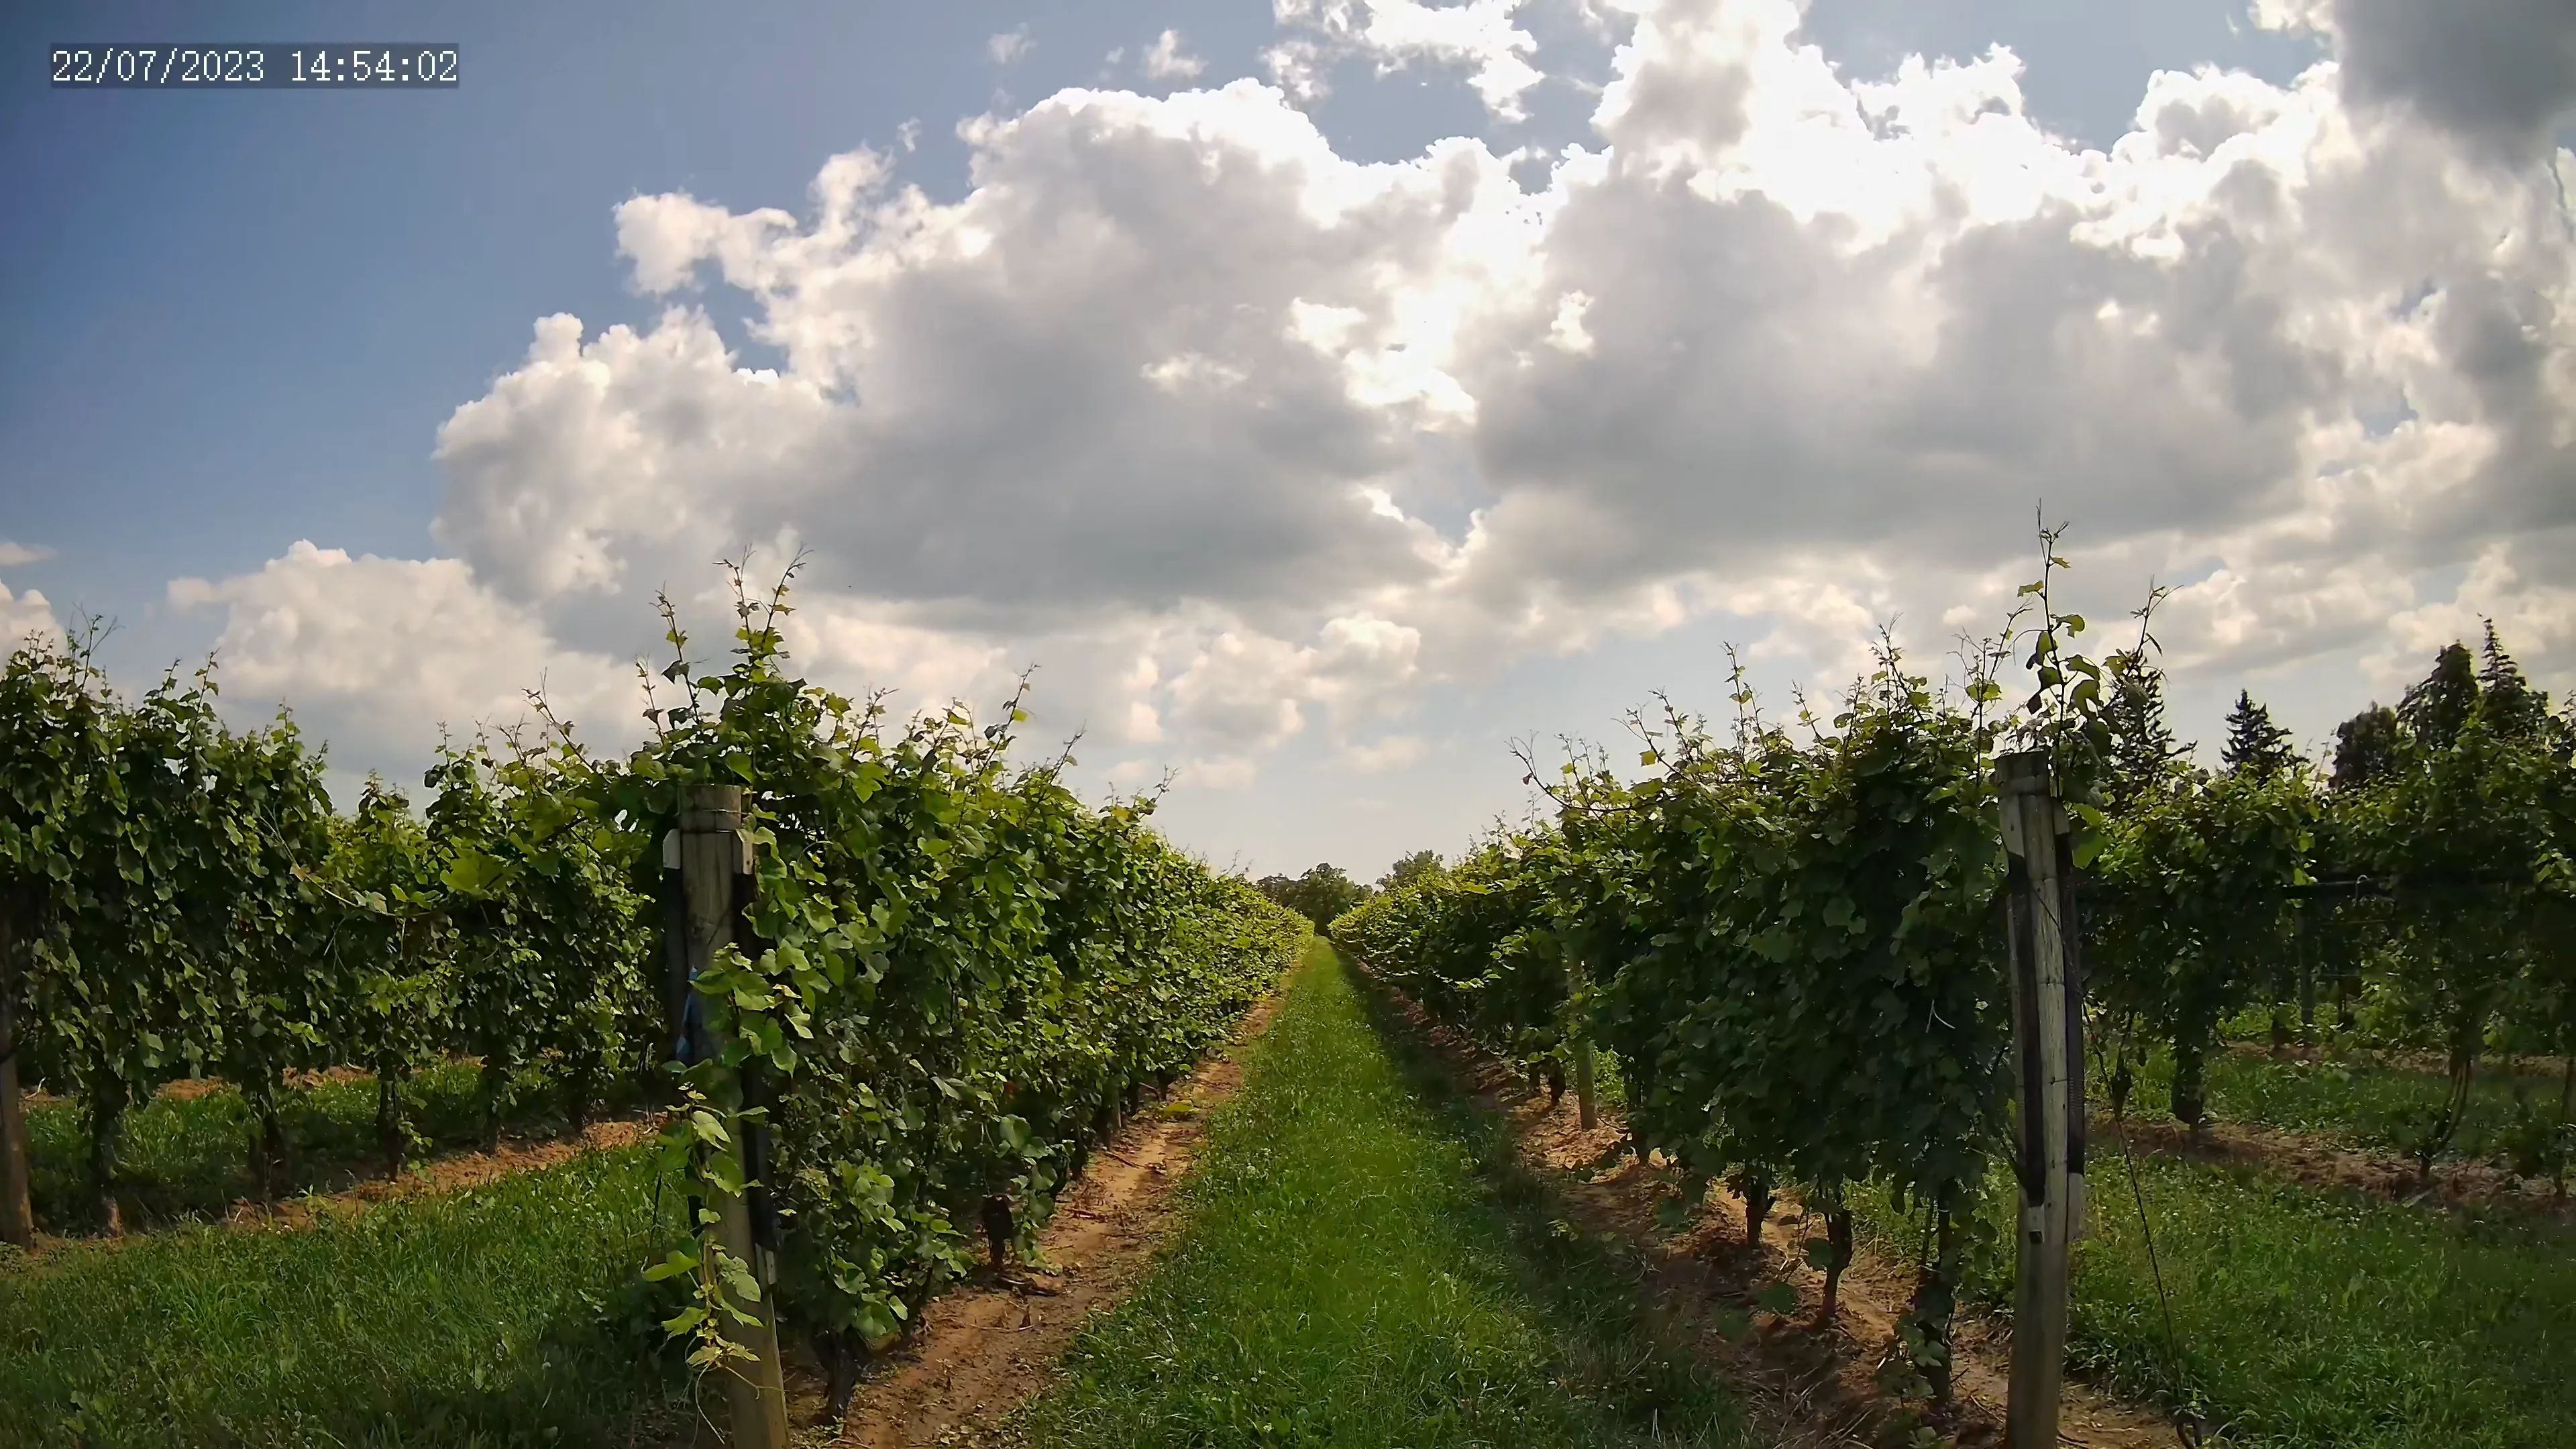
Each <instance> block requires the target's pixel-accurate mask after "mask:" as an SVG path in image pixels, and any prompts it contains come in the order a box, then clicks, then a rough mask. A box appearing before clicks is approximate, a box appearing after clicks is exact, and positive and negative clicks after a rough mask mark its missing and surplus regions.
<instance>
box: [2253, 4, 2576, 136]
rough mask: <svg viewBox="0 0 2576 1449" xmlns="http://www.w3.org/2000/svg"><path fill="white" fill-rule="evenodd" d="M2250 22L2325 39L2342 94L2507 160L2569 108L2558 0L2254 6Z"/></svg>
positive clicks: (2568, 21) (2573, 37) (2574, 53)
mask: <svg viewBox="0 0 2576 1449" xmlns="http://www.w3.org/2000/svg"><path fill="white" fill-rule="evenodd" d="M2254 17H2255V20H2256V22H2257V23H2258V24H2262V25H2265V26H2267V27H2269V28H2272V29H2275V30H2290V31H2310V32H2315V33H2320V34H2323V35H2325V36H2327V37H2328V38H2330V39H2331V41H2332V42H2333V45H2334V49H2335V55H2336V58H2337V60H2338V61H2340V62H2341V65H2342V80H2343V85H2344V89H2345V91H2346V92H2347V93H2348V94H2349V95H2351V96H2352V97H2354V98H2355V99H2356V100H2359V101H2361V102H2363V103H2366V104H2390V103H2393V104H2397V105H2402V106H2407V107H2411V108H2413V109H2414V110H2415V111H2416V112H2417V113H2418V114H2420V115H2422V116H2423V117H2424V118H2425V119H2427V120H2429V121H2432V122H2433V123H2435V124H2436V125H2439V126H2443V127H2447V128H2449V129H2451V130H2453V131H2455V132H2457V133H2459V134H2461V135H2463V136H2466V137H2469V138H2471V139H2472V140H2473V141H2475V142H2477V143H2478V144H2480V145H2483V146H2489V147H2493V148H2496V149H2498V150H2501V151H2503V152H2506V153H2508V154H2511V155H2516V156H2524V155H2528V154H2530V153H2531V151H2532V149H2533V148H2534V146H2535V145H2536V144H2537V143H2540V142H2541V141H2542V140H2543V138H2544V137H2545V136H2546V135H2547V133H2548V130H2549V126H2550V123H2551V122H2553V121H2555V120H2557V119H2559V118H2560V117H2562V116H2565V115H2567V114H2568V113H2569V112H2570V111H2571V110H2576V6H2569V5H2567V4H2566V3H2564V0H2449V3H2446V4H2441V5H2426V4H2421V3H2417V0H2255V5H2254Z"/></svg>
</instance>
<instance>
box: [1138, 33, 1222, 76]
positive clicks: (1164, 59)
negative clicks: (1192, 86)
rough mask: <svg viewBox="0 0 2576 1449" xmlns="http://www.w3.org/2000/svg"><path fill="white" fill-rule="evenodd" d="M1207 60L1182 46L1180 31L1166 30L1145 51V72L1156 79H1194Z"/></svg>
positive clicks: (1205, 67) (1204, 66) (1204, 68)
mask: <svg viewBox="0 0 2576 1449" xmlns="http://www.w3.org/2000/svg"><path fill="white" fill-rule="evenodd" d="M1206 69H1207V62H1206V61H1203V60H1201V59H1199V58H1198V57H1197V56H1195V55H1192V54H1190V53H1189V52H1188V51H1187V50H1186V49H1184V48H1183V45H1182V41H1181V33H1180V32H1179V31H1177V30H1166V31H1164V32H1163V33H1162V34H1160V35H1158V36H1156V37H1154V43H1153V44H1152V45H1151V46H1149V47H1147V48H1146V51H1145V74H1147V75H1149V76H1152V77H1153V78H1154V79H1156V80H1165V81H1178V80H1196V79H1198V76H1199V72H1201V71H1203V70H1206Z"/></svg>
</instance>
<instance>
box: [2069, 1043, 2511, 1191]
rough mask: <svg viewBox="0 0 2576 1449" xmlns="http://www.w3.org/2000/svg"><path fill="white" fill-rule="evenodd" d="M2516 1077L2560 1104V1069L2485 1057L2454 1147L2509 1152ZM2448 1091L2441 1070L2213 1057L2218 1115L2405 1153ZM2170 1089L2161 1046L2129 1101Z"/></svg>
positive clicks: (2503, 1155) (2166, 1095)
mask: <svg viewBox="0 0 2576 1449" xmlns="http://www.w3.org/2000/svg"><path fill="white" fill-rule="evenodd" d="M2093 1075H2094V1076H2095V1077H2096V1078H2098V1077H2099V1076H2100V1075H2101V1074H2100V1073H2099V1072H2095V1073H2094V1074H2093ZM2517 1085H2519V1086H2520V1087H2521V1089H2522V1090H2523V1091H2524V1092H2525V1093H2526V1094H2528V1095H2529V1097H2530V1098H2531V1100H2532V1101H2533V1102H2534V1103H2535V1104H2536V1105H2537V1106H2539V1107H2541V1108H2543V1109H2546V1110H2548V1111H2550V1112H2553V1113H2554V1112H2555V1110H2556V1108H2557V1104H2558V1091H2559V1083H2558V1081H2557V1079H2555V1078H2554V1077H2536V1076H2529V1075H2524V1076H2521V1077H2519V1078H2508V1077H2507V1076H2505V1075H2504V1073H2503V1071H2502V1069H2501V1065H2500V1064H2488V1065H2486V1066H2483V1067H2481V1068H2480V1071H2479V1075H2478V1080H2477V1083H2476V1085H2475V1087H2474V1088H2473V1089H2472V1093H2471V1096H2470V1102H2469V1111H2468V1115H2467V1118H2466V1119H2465V1120H2464V1121H2463V1122H2462V1123H2461V1125H2460V1131H2459V1135H2458V1136H2457V1137H2456V1138H2455V1139H2453V1142H2452V1146H2451V1151H2450V1154H2449V1155H2450V1156H2453V1157H2466V1158H2470V1159H2472V1160H2478V1161H2486V1160H2499V1161H2503V1160H2506V1159H2508V1158H2509V1155H2510V1154H2509V1153H2508V1152H2507V1151H2506V1144H2505V1142H2504V1140H2503V1138H2504V1134H2505V1132H2506V1130H2507V1128H2508V1127H2510V1125H2511V1124H2512V1121H2513V1098H2514V1089H2515V1087H2516V1086H2517ZM2094 1086H2095V1092H2094V1095H2095V1098H2096V1100H2097V1101H2099V1102H2101V1103H2103V1104H2104V1105H2105V1106H2107V1103H2108V1100H2109V1099H2108V1098H2107V1097H2105V1096H2104V1095H2103V1094H2102V1092H2101V1091H2100V1084H2099V1082H2098V1081H2096V1082H2095V1083H2094ZM2449 1090H2450V1083H2449V1082H2448V1081H2447V1080H2446V1079H2445V1078H2444V1077H2443V1076H2442V1074H2440V1073H2439V1072H2420V1071H2409V1070H2406V1069H2404V1068H2400V1067H2386V1066H2378V1065H2374V1064H2372V1063H2369V1062H2365V1061H2358V1060H2343V1061H2336V1060H2324V1061H2316V1062H2305V1061H2298V1060H2295V1059H2289V1060H2282V1061H2274V1060H2272V1059H2271V1058H2269V1057H2268V1056H2256V1055H2249V1054H2246V1053H2242V1052H2220V1053H2215V1054H2213V1055H2212V1056H2211V1058H2210V1061H2209V1067H2208V1080H2207V1088H2206V1093H2207V1100H2208V1104H2209V1109H2210V1112H2211V1114H2212V1115H2214V1116H2215V1117H2217V1118H2218V1119H2219V1120H2221V1121H2225V1122H2246V1123H2253V1124H2256V1125H2260V1126H2265V1127H2276V1128H2281V1129H2283V1130H2286V1131H2292V1132H2304V1133H2308V1134H2310V1135H2313V1136H2317V1137H2323V1138H2327V1139H2331V1140H2333V1141H2336V1142H2341V1143H2344V1144H2347V1145H2349V1146H2354V1147H2368V1148H2380V1149H2384V1150H2387V1151H2390V1152H2397V1153H2407V1152H2411V1151H2413V1150H2414V1149H2415V1146H2416V1144H2417V1143H2419V1142H2421V1141H2422V1140H2423V1139H2424V1135H2425V1133H2426V1132H2427V1131H2428V1130H2429V1129H2430V1127H2431V1125H2432V1122H2433V1120H2434V1117H2435V1114H2436V1113H2438V1112H2439V1111H2440V1110H2441V1108H2442V1103H2443V1100H2444V1098H2445V1096H2446V1094H2447V1093H2448V1092H2449ZM2172 1098H2173V1059H2172V1057H2171V1056H2170V1055H2169V1054H2168V1053H2165V1052H2162V1051H2159V1052H2157V1053H2156V1054H2154V1055H2153V1056H2151V1057H2150V1058H2148V1059H2147V1060H2146V1061H2145V1062H2144V1063H2142V1064H2140V1067H2139V1069H2138V1085H2137V1089H2136V1093H2135V1095H2134V1096H2133V1097H2132V1098H2131V1100H2130V1106H2129V1110H2130V1111H2132V1112H2141V1113H2156V1114H2162V1113H2165V1112H2167V1111H2169V1110H2171V1108H2170V1105H2169V1104H2170V1103H2171V1101H2172ZM2508 1165H2510V1164H2509V1162H2508Z"/></svg>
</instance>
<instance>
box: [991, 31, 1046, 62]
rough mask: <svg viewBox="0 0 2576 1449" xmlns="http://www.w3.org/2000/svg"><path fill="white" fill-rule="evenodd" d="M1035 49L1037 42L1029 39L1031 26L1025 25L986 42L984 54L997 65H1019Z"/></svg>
mask: <svg viewBox="0 0 2576 1449" xmlns="http://www.w3.org/2000/svg"><path fill="white" fill-rule="evenodd" d="M1035 49H1037V42H1036V41H1034V40H1031V39H1029V28H1028V27H1027V26H1025V25H1022V26H1018V27H1015V28H1013V29H1010V30H1006V31H1004V32H1002V33H1001V34H999V35H996V36H993V37H991V38H990V39H988V40H986V41H985V42H984V56H985V58H986V59H988V60H990V61H992V62H993V64H995V65H1017V64H1019V63H1020V62H1021V61H1023V60H1026V59H1027V58H1028V54H1029V52H1030V51H1032V50H1035Z"/></svg>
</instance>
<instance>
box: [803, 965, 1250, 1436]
mask: <svg viewBox="0 0 2576 1449" xmlns="http://www.w3.org/2000/svg"><path fill="white" fill-rule="evenodd" d="M1277 1005H1278V998H1277V997H1275V996H1273V997H1271V998H1270V999H1268V1000H1266V1001H1264V1002H1262V1003H1261V1005H1259V1006H1257V1007H1255V1008H1254V1009H1253V1010H1252V1012H1251V1014H1250V1015H1248V1016H1246V1017H1245V1018H1244V1022H1243V1025H1242V1026H1241V1027H1240V1028H1239V1029H1238V1030H1237V1032H1236V1035H1235V1040H1234V1045H1233V1046H1232V1047H1230V1048H1229V1049H1228V1050H1227V1051H1226V1052H1225V1053H1223V1054H1222V1055H1220V1056H1218V1057H1216V1058H1214V1059H1212V1060H1210V1061H1209V1062H1207V1063H1206V1064H1205V1065H1202V1066H1201V1067H1200V1068H1199V1069H1198V1070H1197V1071H1196V1072H1193V1073H1192V1074H1190V1075H1189V1076H1188V1077H1186V1078H1184V1079H1183V1080H1181V1081H1180V1082H1178V1083H1176V1084H1174V1086H1173V1088H1172V1090H1171V1091H1170V1092H1169V1093H1168V1094H1167V1095H1165V1096H1164V1097H1163V1098H1162V1099H1161V1100H1160V1101H1159V1102H1157V1103H1154V1104H1152V1105H1150V1106H1148V1107H1146V1108H1145V1109H1144V1110H1143V1111H1141V1112H1139V1113H1138V1114H1137V1116H1136V1119H1135V1120H1134V1121H1132V1122H1130V1123H1129V1124H1128V1125H1127V1128H1126V1130H1125V1131H1123V1132H1120V1133H1119V1134H1118V1135H1117V1136H1116V1137H1114V1138H1112V1139H1111V1140H1110V1141H1109V1142H1107V1143H1105V1144H1103V1145H1102V1146H1100V1147H1098V1148H1095V1149H1094V1150H1093V1152H1092V1154H1091V1161H1090V1163H1089V1165H1088V1166H1086V1167H1085V1168H1084V1170H1083V1173H1082V1176H1081V1177H1079V1178H1077V1179H1075V1181H1074V1183H1073V1186H1072V1187H1071V1188H1070V1189H1068V1190H1067V1191H1066V1193H1065V1195H1064V1197H1063V1199H1062V1200H1061V1201H1060V1202H1059V1203H1058V1205H1057V1208H1056V1213H1055V1217H1054V1218H1053V1219H1052V1220H1050V1221H1049V1222H1048V1224H1047V1226H1046V1228H1045V1230H1044V1231H1043V1232H1041V1233H1040V1235H1039V1238H1038V1256H1039V1259H1040V1261H1041V1262H1043V1263H1044V1264H1045V1265H1046V1268H1045V1270H1044V1271H1038V1270H1022V1271H1021V1272H1019V1273H1017V1274H1015V1275H1014V1276H1013V1277H1012V1278H1011V1279H1010V1280H1009V1281H1007V1282H998V1283H997V1282H991V1281H985V1282H981V1283H976V1284H972V1285H969V1286H966V1287H963V1288H960V1289H959V1290H957V1291H955V1292H953V1293H947V1294H943V1295H942V1296H940V1297H939V1298H938V1299H936V1300H934V1301H933V1304H932V1311H931V1312H930V1313H929V1314H927V1315H925V1316H926V1318H927V1327H926V1328H925V1329H924V1331H923V1332H922V1334H921V1336H920V1337H919V1338H917V1339H916V1340H915V1341H914V1342H913V1344H912V1346H911V1347H909V1348H907V1349H906V1350H904V1351H903V1353H902V1355H901V1356H900V1357H898V1358H896V1359H894V1360H892V1361H891V1362H890V1363H889V1364H887V1365H886V1366H884V1367H883V1368H882V1369H880V1370H879V1372H878V1373H876V1374H875V1375H873V1376H871V1377H870V1378H869V1379H868V1380H867V1381H865V1382H863V1383H862V1384H860V1386H859V1390H858V1393H857V1394H856V1396H854V1397H853V1399H852V1400H851V1403H850V1413H849V1416H848V1418H847V1419H846V1420H845V1421H844V1423H843V1425H842V1430H841V1434H840V1437H839V1438H838V1439H836V1440H831V1439H826V1440H823V1441H820V1442H830V1443H837V1444H841V1445H846V1446H852V1449H908V1446H915V1445H934V1444H942V1443H950V1442H954V1440H955V1436H957V1435H958V1434H960V1433H963V1432H965V1431H967V1430H970V1429H972V1428H974V1427H976V1426H989V1425H991V1424H993V1423H994V1422H996V1421H998V1420H999V1419H1000V1418H1001V1417H1002V1416H1003V1415H1005V1414H1007V1413H1009V1412H1010V1411H1011V1410H1012V1409H1013V1408H1016V1407H1017V1406H1018V1405H1019V1404H1020V1402H1021V1401H1022V1400H1025V1399H1027V1398H1028V1397H1029V1396H1030V1395H1032V1394H1033V1393H1035V1392H1036V1391H1037V1390H1038V1389H1039V1388H1040V1387H1041V1386H1042V1385H1043V1384H1044V1383H1045V1381H1046V1377H1047V1375H1048V1373H1049V1372H1050V1370H1051V1369H1052V1368H1053V1366H1054V1364H1055V1362H1056V1360H1057V1359H1058V1358H1060V1357H1061V1356H1062V1355H1063V1353H1064V1350H1065V1347H1066V1346H1067V1345H1068V1344H1069V1343H1071V1342H1072V1340H1073V1336H1074V1334H1075V1332H1076V1331H1077V1330H1079V1329H1080V1328H1081V1326H1082V1324H1083V1321H1084V1320H1085V1319H1087V1318H1088V1317H1090V1315H1091V1314H1092V1313H1093V1311H1095V1310H1097V1309H1099V1308H1102V1307H1105V1306H1107V1305H1109V1304H1111V1303H1114V1302H1116V1301H1117V1300H1118V1299H1120V1298H1121V1297H1124V1296H1125V1294H1126V1292H1127V1290H1128V1289H1129V1288H1130V1287H1132V1286H1133V1285H1134V1284H1135V1282H1136V1281H1137V1279H1138V1278H1139V1277H1140V1276H1141V1274H1142V1270H1143V1269H1144V1268H1145V1266H1146V1265H1147V1264H1148V1262H1149V1261H1150V1260H1151V1259H1152V1257H1153V1253H1154V1249H1155V1248H1156V1247H1157V1246H1158V1245H1160V1243H1161V1242H1162V1240H1163V1236H1164V1234H1165V1232H1166V1231H1167V1230H1168V1229H1169V1228H1170V1226H1171V1223H1172V1218H1173V1215H1174V1207H1175V1204H1174V1203H1173V1201H1172V1188H1173V1186H1174V1184H1176V1183H1177V1182H1179V1180H1180V1179H1181V1176H1182V1175H1183V1174H1184V1173H1186V1172H1188V1171H1189V1168H1190V1164H1191V1162H1192V1161H1193V1160H1194V1159H1195V1158H1196V1157H1197V1154H1198V1148H1199V1143H1200V1141H1201V1140H1202V1139H1203V1138H1204V1137H1205V1135H1206V1132H1207V1114H1208V1113H1209V1112H1210V1111H1211V1110H1213V1109H1214V1108H1215V1107H1216V1106H1217V1105H1218V1104H1219V1103H1222V1102H1223V1101H1225V1099H1226V1098H1228V1097H1231V1096H1233V1095H1234V1093H1235V1091H1236V1089H1237V1088H1239V1087H1240V1086H1241V1085H1242V1084H1243V1065H1242V1061H1241V1056H1242V1053H1241V1047H1242V1044H1243V1043H1245V1042H1247V1041H1250V1040H1251V1039H1252V1038H1253V1037H1255V1036H1257V1035H1259V1034H1260V1033H1261V1032H1262V1031H1264V1030H1265V1029H1267V1028H1268V1026H1269V1025H1270V1018H1271V1015H1272V1013H1273V1011H1274V1010H1275V1009H1276V1008H1277ZM793 1387H794V1386H793V1385H791V1389H792V1388H793ZM799 1397H801V1398H805V1399H806V1402H807V1403H808V1404H809V1405H813V1406H814V1407H809V1408H808V1410H807V1415H805V1416H800V1417H810V1416H811V1415H812V1413H813V1412H814V1408H818V1407H819V1403H820V1399H821V1394H820V1392H819V1389H815V1390H811V1391H809V1394H808V1395H800V1396H799Z"/></svg>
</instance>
